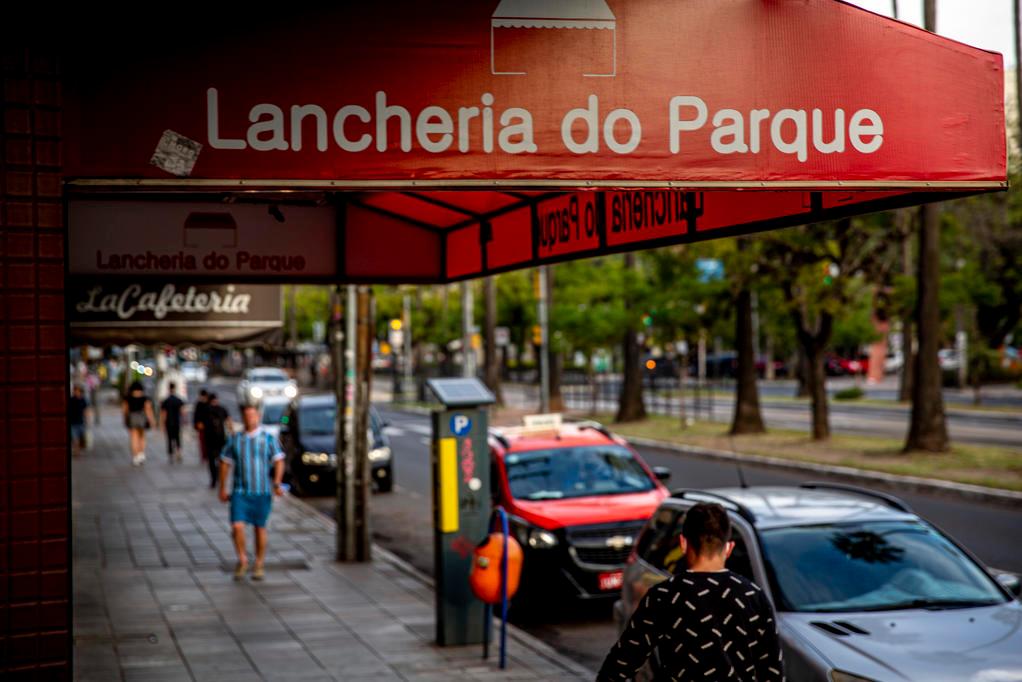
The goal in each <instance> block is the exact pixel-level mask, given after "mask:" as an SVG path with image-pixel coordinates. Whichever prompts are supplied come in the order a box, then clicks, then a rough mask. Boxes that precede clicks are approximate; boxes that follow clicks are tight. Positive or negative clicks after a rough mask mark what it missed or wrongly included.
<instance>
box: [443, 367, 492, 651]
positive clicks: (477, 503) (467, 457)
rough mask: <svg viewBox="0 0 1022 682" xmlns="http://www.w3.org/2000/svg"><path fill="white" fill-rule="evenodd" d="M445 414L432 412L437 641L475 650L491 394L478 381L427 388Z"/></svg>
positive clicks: (479, 630) (480, 622) (479, 636)
mask: <svg viewBox="0 0 1022 682" xmlns="http://www.w3.org/2000/svg"><path fill="white" fill-rule="evenodd" d="M426 384H427V386H428V387H429V389H430V391H432V392H433V394H434V395H436V397H437V399H438V400H439V401H440V403H441V404H442V405H443V409H438V410H434V411H433V440H432V444H431V445H432V448H431V460H432V470H433V547H434V554H433V565H434V569H435V570H434V575H435V576H436V641H437V644H439V645H440V646H454V645H461V644H479V643H482V641H483V633H484V628H485V627H488V625H489V623H486V622H485V619H484V615H483V603H482V602H481V601H479V600H478V599H476V597H475V595H474V594H472V590H471V588H470V586H469V573H470V572H471V569H472V556H473V550H474V549H475V546H476V545H477V544H478V543H480V542H482V541H483V539H484V538H486V537H487V535H488V534H489V519H490V511H491V501H490V450H489V445H488V444H487V439H488V428H489V424H488V419H487V406H488V405H492V404H493V403H494V402H495V399H494V397H493V394H492V393H490V391H489V389H487V388H486V386H485V385H484V384H483V383H482V382H481V381H479V380H478V379H430V380H428V381H427V382H426Z"/></svg>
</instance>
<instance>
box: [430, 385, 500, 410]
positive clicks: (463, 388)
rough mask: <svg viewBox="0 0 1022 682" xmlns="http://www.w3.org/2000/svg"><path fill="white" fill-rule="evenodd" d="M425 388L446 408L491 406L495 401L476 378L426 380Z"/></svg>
mask: <svg viewBox="0 0 1022 682" xmlns="http://www.w3.org/2000/svg"><path fill="white" fill-rule="evenodd" d="M426 386H428V387H429V390H431V391H432V392H433V394H434V395H435V396H436V397H437V400H439V401H440V402H441V403H443V404H444V406H446V407H474V406H477V405H492V404H493V403H495V402H497V399H496V398H495V397H494V396H493V393H491V392H490V389H488V388H486V384H484V383H483V382H481V381H479V379H476V378H446V379H427V380H426Z"/></svg>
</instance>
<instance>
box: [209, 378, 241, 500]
mask: <svg viewBox="0 0 1022 682" xmlns="http://www.w3.org/2000/svg"><path fill="white" fill-rule="evenodd" d="M233 432H234V426H233V425H232V424H231V417H230V415H228V414H227V410H225V409H224V408H223V406H222V405H220V399H219V398H217V397H216V393H210V394H209V404H208V405H207V407H206V409H205V411H204V417H203V421H202V436H203V442H205V444H206V457H207V458H208V463H209V487H210V488H215V487H216V482H217V478H218V477H219V472H220V469H219V467H220V451H221V450H223V449H224V444H225V443H227V434H229V433H233Z"/></svg>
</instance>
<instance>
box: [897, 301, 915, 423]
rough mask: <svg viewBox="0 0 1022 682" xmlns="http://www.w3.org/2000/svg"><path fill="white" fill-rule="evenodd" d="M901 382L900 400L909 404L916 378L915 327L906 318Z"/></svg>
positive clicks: (902, 344)
mask: <svg viewBox="0 0 1022 682" xmlns="http://www.w3.org/2000/svg"><path fill="white" fill-rule="evenodd" d="M901 329H902V331H901V339H902V341H901V362H902V365H901V382H900V384H899V386H898V400H900V401H901V402H903V403H907V402H908V401H910V400H912V384H914V383H915V376H916V354H915V350H914V346H915V345H916V344H915V325H914V324H912V318H911V317H909V316H906V317H905V319H904V320H903V321H902V324H901Z"/></svg>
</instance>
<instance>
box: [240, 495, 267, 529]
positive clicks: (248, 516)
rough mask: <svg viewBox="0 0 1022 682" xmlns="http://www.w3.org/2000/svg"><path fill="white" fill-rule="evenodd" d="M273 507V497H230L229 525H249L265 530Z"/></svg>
mask: <svg viewBox="0 0 1022 682" xmlns="http://www.w3.org/2000/svg"><path fill="white" fill-rule="evenodd" d="M272 506H273V495H246V494H242V493H236V494H234V495H231V523H238V522H241V523H249V524H252V525H253V526H255V527H256V528H265V527H266V520H267V519H269V518H270V508H271V507H272Z"/></svg>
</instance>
